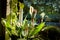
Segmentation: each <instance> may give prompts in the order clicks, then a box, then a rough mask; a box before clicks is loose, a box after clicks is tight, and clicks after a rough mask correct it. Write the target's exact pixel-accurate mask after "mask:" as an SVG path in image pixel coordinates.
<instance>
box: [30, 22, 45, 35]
mask: <svg viewBox="0 0 60 40" xmlns="http://www.w3.org/2000/svg"><path fill="white" fill-rule="evenodd" d="M44 25H45V22H43V23H41V24H39V25H38V26H37V27H36V28H35V29H32V30H31V31H30V34H29V35H30V36H33V35H35V34H37V33H38V32H39V31H41V29H42V28H43V27H44Z"/></svg>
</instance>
